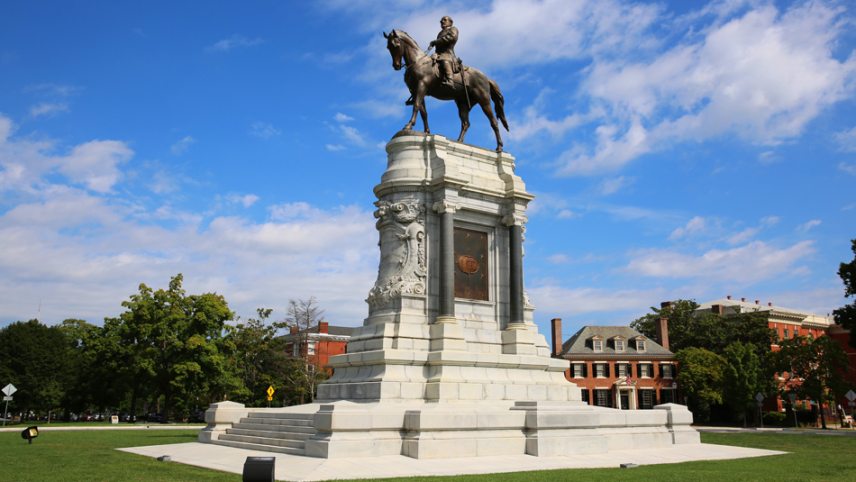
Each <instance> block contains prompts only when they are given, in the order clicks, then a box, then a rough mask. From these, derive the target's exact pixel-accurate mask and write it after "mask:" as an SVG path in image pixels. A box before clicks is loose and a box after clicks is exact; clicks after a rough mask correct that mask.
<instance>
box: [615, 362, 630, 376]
mask: <svg viewBox="0 0 856 482" xmlns="http://www.w3.org/2000/svg"><path fill="white" fill-rule="evenodd" d="M615 368H616V370H617V371H618V376H619V377H621V378H624V377H626V376H627V375H628V373H627V364H626V363H619V364H617V365H615Z"/></svg>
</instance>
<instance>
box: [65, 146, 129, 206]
mask: <svg viewBox="0 0 856 482" xmlns="http://www.w3.org/2000/svg"><path fill="white" fill-rule="evenodd" d="M133 155H134V151H132V150H131V149H130V148H129V147H128V146H127V145H125V143H124V142H121V141H109V140H108V141H97V140H96V141H89V142H86V143H84V144H81V145H78V146H76V147H74V149H72V151H71V154H69V155H68V156H65V157H61V158H59V159H58V161H59V162H58V164H59V166H58V168H59V171H60V172H62V173H63V174H65V175H66V176H67V177H68V178H69V179H70V180H71V181H72V182H76V183H81V184H84V185H85V186H86V187H88V188H89V189H91V190H93V191H96V192H101V193H104V192H109V191H110V190H111V189H113V185H114V184H116V183H117V182H118V181H119V177H120V172H119V164H121V163H123V162H125V161H127V160H128V159H130V158H131V157H132V156H133Z"/></svg>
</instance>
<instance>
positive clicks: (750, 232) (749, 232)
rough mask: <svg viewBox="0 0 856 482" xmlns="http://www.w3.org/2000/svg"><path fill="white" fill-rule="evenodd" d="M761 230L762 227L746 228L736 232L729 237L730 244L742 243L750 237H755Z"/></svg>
mask: <svg viewBox="0 0 856 482" xmlns="http://www.w3.org/2000/svg"><path fill="white" fill-rule="evenodd" d="M759 231H761V230H760V228H746V229H744V230H742V231H740V232H738V233H736V234H733V235H731V236H730V237H729V238H728V244H742V243H745V242H746V241H749V240H750V239H752V238H754V237H755V235H756V234H758V232H759Z"/></svg>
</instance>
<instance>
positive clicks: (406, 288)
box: [366, 199, 428, 309]
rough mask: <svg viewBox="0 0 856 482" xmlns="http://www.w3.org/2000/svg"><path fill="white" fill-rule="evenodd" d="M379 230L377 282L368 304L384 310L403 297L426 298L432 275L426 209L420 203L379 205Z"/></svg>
mask: <svg viewBox="0 0 856 482" xmlns="http://www.w3.org/2000/svg"><path fill="white" fill-rule="evenodd" d="M375 206H377V210H376V211H375V213H374V216H375V218H377V224H376V227H377V229H378V231H379V232H380V242H379V243H378V244H379V246H380V266H379V267H378V275H377V281H376V282H375V285H374V287H373V288H372V289H371V290H370V291H369V295H368V298H367V299H366V302H367V303H368V304H369V307H370V308H371V309H377V308H383V307H386V306H387V305H389V304H390V302H391V301H392V300H393V299H394V298H395V297H397V296H400V295H401V294H405V293H406V294H417V295H424V294H425V284H426V280H425V278H426V275H427V274H428V268H427V261H426V257H425V205H424V203H422V202H421V201H418V200H416V199H406V200H402V201H398V202H389V201H383V200H382V201H378V202H376V203H375Z"/></svg>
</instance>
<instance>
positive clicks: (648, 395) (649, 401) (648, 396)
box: [639, 390, 654, 409]
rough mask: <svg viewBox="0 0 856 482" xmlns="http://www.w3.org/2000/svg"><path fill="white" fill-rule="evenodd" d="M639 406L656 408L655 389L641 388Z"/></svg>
mask: <svg viewBox="0 0 856 482" xmlns="http://www.w3.org/2000/svg"><path fill="white" fill-rule="evenodd" d="M639 408H642V409H649V408H654V390H639Z"/></svg>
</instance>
